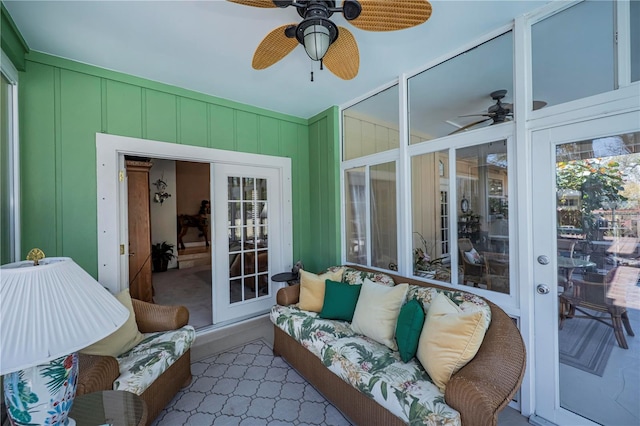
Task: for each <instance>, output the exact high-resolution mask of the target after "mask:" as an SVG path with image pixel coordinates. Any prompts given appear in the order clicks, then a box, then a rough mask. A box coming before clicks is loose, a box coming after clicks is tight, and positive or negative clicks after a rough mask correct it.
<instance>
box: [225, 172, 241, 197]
mask: <svg viewBox="0 0 640 426" xmlns="http://www.w3.org/2000/svg"><path fill="white" fill-rule="evenodd" d="M227 182H228V184H227V189H228V195H227V197H229V200H239V199H240V178H239V177H231V176H230V177H228V178H227Z"/></svg>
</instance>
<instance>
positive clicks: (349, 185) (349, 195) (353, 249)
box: [344, 167, 367, 265]
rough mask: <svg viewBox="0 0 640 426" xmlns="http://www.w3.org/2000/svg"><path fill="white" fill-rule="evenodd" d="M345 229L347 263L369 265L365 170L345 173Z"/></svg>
mask: <svg viewBox="0 0 640 426" xmlns="http://www.w3.org/2000/svg"><path fill="white" fill-rule="evenodd" d="M344 181H345V203H346V206H345V229H346V232H347V236H346V240H347V261H348V262H352V263H358V264H360V265H366V264H367V234H366V230H365V226H366V223H367V219H366V217H367V205H366V195H365V190H366V186H365V169H364V167H359V168H356V169H350V170H346V171H345V179H344Z"/></svg>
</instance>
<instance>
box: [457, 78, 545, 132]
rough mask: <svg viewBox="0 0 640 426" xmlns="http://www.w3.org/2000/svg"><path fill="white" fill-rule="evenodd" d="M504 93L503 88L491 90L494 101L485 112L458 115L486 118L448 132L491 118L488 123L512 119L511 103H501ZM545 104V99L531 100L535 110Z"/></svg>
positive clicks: (461, 129) (465, 128) (463, 129)
mask: <svg viewBox="0 0 640 426" xmlns="http://www.w3.org/2000/svg"><path fill="white" fill-rule="evenodd" d="M506 95H507V91H506V90H504V89H502V90H496V91H494V92H491V94H490V95H489V96H491V99H493V100H494V101H496V103H495V104H493V105H491V106H490V107H489V108H487V112H486V113H483V114H468V115H461V116H460V117H476V116H481V117H486V118H483V119H481V120H478V121H474V122H472V123H469V124H467V125H464V126H462V127H460V128H459V129H456V130H454V131H453V132H451V133H449V134H450V135H454V134H456V133H459V132H462V131H465V130H467V129H469V128H471V127H474V126H477V125H478V124H481V123H484V122H486V121H489V120H492V122H491V124H490V125H494V124H499V123H504V122H505V121H511V120H513V104H510V103H502V99H504V97H505V96H506ZM545 105H547V103H546V102H545V101H533V110H534V111H535V110H537V109H540V108H542V107H544V106H545Z"/></svg>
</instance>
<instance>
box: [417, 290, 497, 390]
mask: <svg viewBox="0 0 640 426" xmlns="http://www.w3.org/2000/svg"><path fill="white" fill-rule="evenodd" d="M485 322H486V319H485V316H484V315H483V314H482V312H480V311H478V312H470V313H464V312H462V311H461V310H460V308H459V307H458V306H456V304H455V303H453V301H451V299H449V298H448V297H447V296H446V295H445V294H443V293H439V294H438V295H437V296H436V298H435V299H434V300H433V302H431V306H430V307H429V310H428V311H427V318H426V319H425V321H424V326H423V327H422V333H421V334H420V341H419V343H418V353H417V357H418V360H419V361H420V363H421V364H422V366H423V367H424V369H425V370H426V371H427V373H429V376H430V377H431V379H432V380H433V383H434V384H435V385H436V386H438V388H440V391H441V392H443V393H444V390H445V387H446V386H447V383H448V382H449V379H451V376H453V375H454V374H455V373H457V372H458V370H460V369H461V368H462V367H464V366H465V365H466V364H467V363H468V362H469V361H471V359H472V358H473V357H474V356H476V353H477V352H478V349H479V348H480V345H481V344H482V339H484V334H485V331H486V329H487V326H488V324H485Z"/></svg>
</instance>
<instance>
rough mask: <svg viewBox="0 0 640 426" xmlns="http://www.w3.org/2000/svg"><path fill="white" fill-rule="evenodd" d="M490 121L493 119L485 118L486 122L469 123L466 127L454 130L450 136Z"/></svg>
mask: <svg viewBox="0 0 640 426" xmlns="http://www.w3.org/2000/svg"><path fill="white" fill-rule="evenodd" d="M489 120H491V118H485V119H484V120H479V121H474V122H473V123H469V124H467V125H465V126H462V127H460V128H459V129H457V130H454V131H453V132H451V133H449V134H450V135H455V134H456V133H459V132H463V131H465V130H467V129H468V128H470V127H473V126H477V125H478V124H480V123H484V122H485V121H489Z"/></svg>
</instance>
